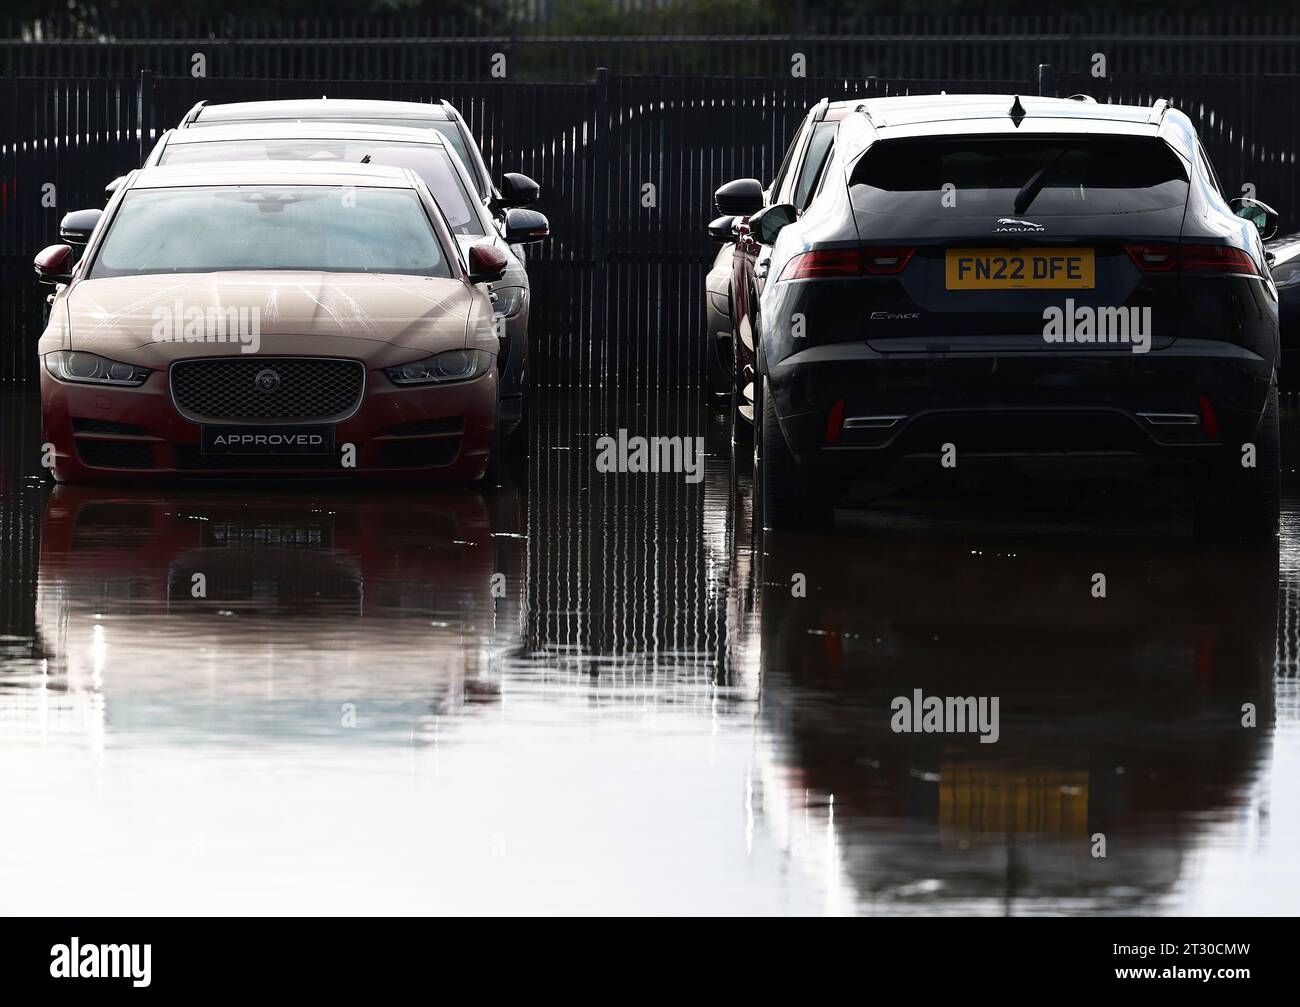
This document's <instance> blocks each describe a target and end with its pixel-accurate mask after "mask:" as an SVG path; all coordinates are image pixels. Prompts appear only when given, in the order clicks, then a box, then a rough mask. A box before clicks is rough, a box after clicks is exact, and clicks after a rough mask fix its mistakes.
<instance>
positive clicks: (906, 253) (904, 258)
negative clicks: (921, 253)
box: [862, 248, 916, 276]
mask: <svg viewBox="0 0 1300 1007" xmlns="http://www.w3.org/2000/svg"><path fill="white" fill-rule="evenodd" d="M915 251H916V249H915V248H864V249H863V250H862V268H863V269H864V270H866V271H867V272H868V273H872V274H875V275H877V276H879V275H888V274H892V273H901V272H902V271H903V270H904V269H906V268H907V264H908V263H909V262H911V261H912V254H913V253H914V252H915Z"/></svg>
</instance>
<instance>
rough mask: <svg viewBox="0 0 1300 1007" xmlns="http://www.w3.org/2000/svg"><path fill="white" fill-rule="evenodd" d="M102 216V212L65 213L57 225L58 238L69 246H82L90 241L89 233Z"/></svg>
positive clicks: (75, 211)
mask: <svg viewBox="0 0 1300 1007" xmlns="http://www.w3.org/2000/svg"><path fill="white" fill-rule="evenodd" d="M103 215H104V211H103V210H73V211H72V212H71V213H65V214H64V215H63V220H62V221H61V222H60V223H59V237H60V238H62V239H63V240H64V241H66V242H67V243H68V244H69V245H84V244H86V243H87V242H88V241H90V232H91V231H93V230H94V229H95V225H96V224H98V223H99V218H100V217H102V216H103Z"/></svg>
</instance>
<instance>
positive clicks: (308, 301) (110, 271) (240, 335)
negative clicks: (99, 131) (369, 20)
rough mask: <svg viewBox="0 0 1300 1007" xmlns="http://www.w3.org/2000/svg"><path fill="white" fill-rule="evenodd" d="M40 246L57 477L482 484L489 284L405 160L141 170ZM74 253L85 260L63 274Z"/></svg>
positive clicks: (491, 252)
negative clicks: (48, 291)
mask: <svg viewBox="0 0 1300 1007" xmlns="http://www.w3.org/2000/svg"><path fill="white" fill-rule="evenodd" d="M62 237H63V238H64V240H65V242H67V243H66V244H60V245H52V246H50V247H49V248H46V249H45V250H44V251H42V252H41V253H40V255H38V256H37V258H36V273H37V276H38V278H39V279H41V280H42V281H43V282H46V283H53V284H55V285H56V286H57V290H58V292H57V294H56V296H55V297H54V299H53V303H52V307H51V312H50V321H49V324H48V326H47V327H46V329H45V332H44V334H43V335H42V336H41V339H40V343H39V353H40V357H41V363H42V367H41V396H42V406H43V422H44V438H45V442H46V445H47V447H46V454H47V457H48V459H49V464H50V466H51V467H52V469H53V473H54V476H55V478H56V479H58V480H59V481H60V482H78V481H87V480H101V481H108V480H128V479H129V480H135V479H142V478H153V477H164V478H165V477H171V478H175V477H177V476H213V475H218V476H224V477H232V476H233V477H240V476H261V477H267V476H279V475H307V476H337V477H342V478H357V477H374V478H388V479H393V480H397V481H407V482H409V481H412V480H424V479H429V480H437V481H442V480H451V481H458V480H474V479H480V478H482V477H483V475H484V474H485V472H486V470H487V468H488V464H489V462H490V459H491V456H492V452H493V446H494V442H495V439H496V430H495V423H496V405H497V371H496V355H497V350H498V345H499V343H498V339H497V335H496V333H495V331H494V328H493V319H492V303H491V296H490V293H489V291H488V289H487V287H486V284H488V283H490V282H492V281H493V280H497V279H500V277H501V276H502V274H503V272H504V270H505V268H506V264H507V263H506V257H505V255H504V253H502V252H501V250H500V249H498V248H494V247H492V246H491V245H475V246H472V247H470V248H469V249H468V252H467V254H466V255H465V256H464V258H462V255H461V252H460V251H459V249H458V246H457V242H456V240H455V238H454V236H453V235H452V233H451V230H450V229H449V228H448V226H447V222H446V220H445V218H444V217H443V214H442V212H441V211H440V210H439V208H438V205H437V203H436V202H435V200H434V198H433V196H432V195H431V194H430V192H429V190H428V188H427V187H426V186H425V184H424V182H422V181H421V180H420V178H419V177H418V176H417V175H416V174H415V173H414V172H412V171H410V170H408V169H405V168H397V167H387V166H380V165H372V164H337V165H331V166H329V167H328V168H322V167H320V166H318V165H313V164H303V163H295V162H256V163H252V162H235V163H230V164H200V165H187V166H184V167H175V168H169V167H154V168H146V169H142V170H140V171H136V172H133V173H132V174H131V175H129V176H128V177H127V179H126V180H125V182H124V183H123V184H122V185H121V186H120V187H119V188H118V190H117V192H115V193H114V195H113V198H112V199H111V200H110V201H109V204H108V206H107V207H106V208H105V210H104V211H103V213H102V219H101V215H100V212H99V211H97V210H82V211H77V212H75V213H72V214H69V215H68V217H66V218H65V220H64V225H63V228H62ZM73 244H82V245H83V246H84V251H83V253H82V254H81V256H80V257H79V258H78V259H76V261H75V264H74V251H73V247H72V246H73Z"/></svg>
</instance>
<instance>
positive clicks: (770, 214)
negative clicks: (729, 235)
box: [749, 203, 799, 245]
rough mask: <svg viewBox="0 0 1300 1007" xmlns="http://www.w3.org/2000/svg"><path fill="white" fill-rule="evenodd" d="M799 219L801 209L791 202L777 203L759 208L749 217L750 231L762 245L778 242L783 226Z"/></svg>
mask: <svg viewBox="0 0 1300 1007" xmlns="http://www.w3.org/2000/svg"><path fill="white" fill-rule="evenodd" d="M798 219H799V211H798V210H796V209H795V208H794V207H793V206H791V205H790V204H789V203H777V204H776V205H775V206H769V207H768V208H767V209H765V210H759V211H758V213H756V214H754V215H753V216H752V217H750V218H749V233H750V234H752V235H754V237H756V238H757V239H758V243H759V244H760V245H774V244H776V236H777V235H778V234H780V233H781V228H783V227H786V226H787V225H789V224H793V223H794V222H795V221H796V220H798Z"/></svg>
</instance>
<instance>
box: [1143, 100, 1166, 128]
mask: <svg viewBox="0 0 1300 1007" xmlns="http://www.w3.org/2000/svg"><path fill="white" fill-rule="evenodd" d="M1168 111H1169V99H1168V98H1157V99H1156V100H1155V104H1153V105H1152V106H1151V114H1150V115H1149V116H1147V125H1148V126H1159V125H1160V123H1161V122H1162V121H1163V120H1164V117H1165V113H1166V112H1168Z"/></svg>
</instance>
